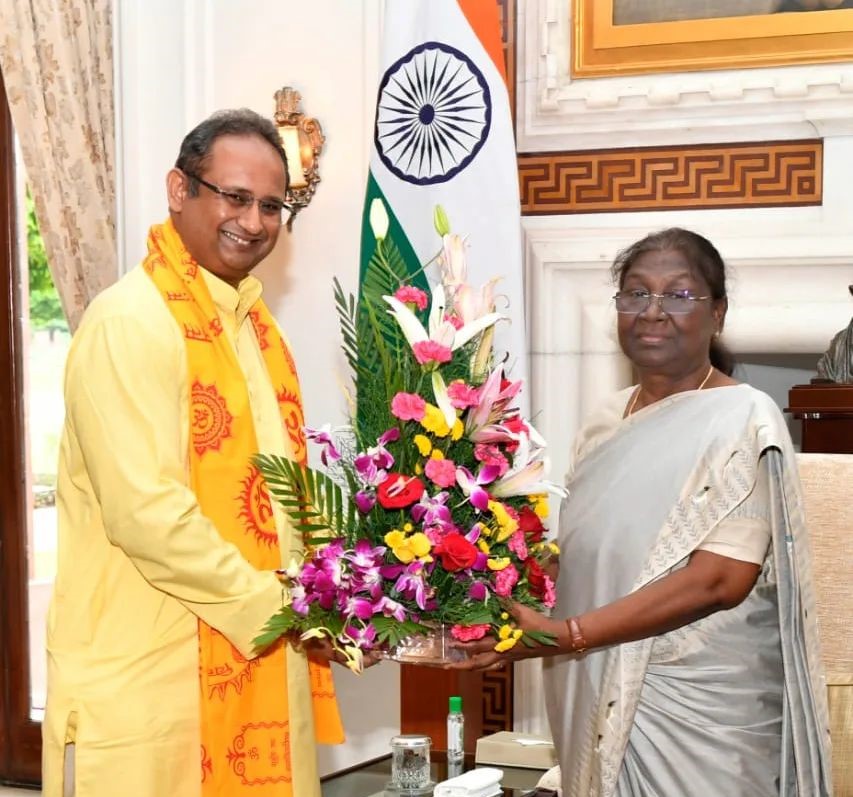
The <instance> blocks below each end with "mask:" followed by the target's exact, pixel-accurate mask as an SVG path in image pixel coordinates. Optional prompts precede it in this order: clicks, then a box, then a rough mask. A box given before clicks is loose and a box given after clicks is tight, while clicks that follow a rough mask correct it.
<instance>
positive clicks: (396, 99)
mask: <svg viewBox="0 0 853 797" xmlns="http://www.w3.org/2000/svg"><path fill="white" fill-rule="evenodd" d="M384 19H385V22H384V42H383V59H382V70H383V72H382V77H381V78H380V81H379V91H378V96H377V106H376V128H375V133H374V144H373V151H372V154H371V158H370V176H369V178H368V184H367V197H366V201H365V209H364V220H363V225H362V244H361V273H362V277H363V275H364V270H365V267H366V264H367V262H368V261H369V259H370V256H371V254H372V253H373V251H374V246H375V240H374V236H373V232H372V230H371V227H370V224H369V210H370V205H371V202H372V200H373V199H374V198H376V197H379V198H381V199H382V200H383V202H384V203H385V207H386V209H387V211H388V215H389V216H390V223H391V227H390V234H391V236H392V238H393V239H394V241H395V242H396V244H397V246H398V247H399V249H400V251H401V253H402V254H403V256H404V258H405V260H406V263H407V265H408V266H409V268H410V270H411V272H413V273H414V272H416V271H418V270H419V269H420V267H421V265H422V264H423V263H426V262H427V261H428V260H430V259H431V258H433V257H434V256H435V255H436V254H437V252H438V251H439V249H440V247H441V239H440V238H439V236H438V234H437V233H436V231H435V227H434V226H433V209H434V208H435V206H436V205H441V206H442V207H443V208H444V210H445V212H446V214H447V217H448V219H449V221H450V226H451V230H452V232H454V233H458V234H460V235H463V236H465V237H466V238H467V243H468V247H467V250H466V255H467V262H468V282H469V283H471V284H473V285H475V286H479V285H481V284H483V283H485V282H487V281H488V280H490V279H492V278H493V277H498V276H499V277H502V278H503V279H502V280H501V282H499V283H498V285H497V286H496V293H497V294H503V295H505V296H506V297H507V299H508V301H509V307H505V306H504V304H505V302H502V301H501V300H499V305H498V308H497V309H498V310H499V311H500V312H502V313H504V314H506V315H508V316H509V317H510V319H511V321H510V323H507V322H501V323H500V324H498V326H497V329H496V334H495V354H496V356H497V357H498V358H501V357H502V356H503V354H504V353H507V354H508V355H509V356H508V358H507V366H508V368H509V369H510V370H511V375H512V377H513V378H514V379H518V378H523V377H524V376H525V373H524V364H525V352H526V346H525V334H524V313H523V310H524V297H523V292H522V269H521V228H520V218H521V210H520V204H519V197H518V176H517V170H516V156H515V141H514V138H513V131H512V118H511V114H510V107H509V96H508V93H507V85H506V69H505V66H504V60H503V51H502V49H501V38H500V26H499V10H498V5H497V2H495V0H386V4H385V18H384ZM433 276H434V274H433ZM418 281H420V280H418Z"/></svg>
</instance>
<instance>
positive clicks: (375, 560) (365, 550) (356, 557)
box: [344, 540, 388, 571]
mask: <svg viewBox="0 0 853 797" xmlns="http://www.w3.org/2000/svg"><path fill="white" fill-rule="evenodd" d="M386 550H388V549H387V548H386V547H385V546H384V545H377V546H376V547H375V548H374V547H373V546H372V545H371V544H370V540H359V541H358V542H357V543H356V544H355V547H354V548H353V549H352V551H351V552H349V553H346V554H344V559H348V560H349V561H350V562H352V565H353V568H354V569H356V570H359V571H366V570H369V569H371V568H374V567H377V566H378V565H379V563H380V562H381V561H382V555H383V554H384V553H385V551H386Z"/></svg>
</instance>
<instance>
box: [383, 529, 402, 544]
mask: <svg viewBox="0 0 853 797" xmlns="http://www.w3.org/2000/svg"><path fill="white" fill-rule="evenodd" d="M383 539H384V540H385V544H386V545H387V546H388V547H389V548H396V547H398V546H400V545H402V544H403V543H404V542H405V541H406V535H405V534H403V532H402V531H400V529H394V530H393V531H389V532H388V533H387V534H386V535H385V537H384V538H383Z"/></svg>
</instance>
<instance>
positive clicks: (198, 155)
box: [175, 108, 288, 195]
mask: <svg viewBox="0 0 853 797" xmlns="http://www.w3.org/2000/svg"><path fill="white" fill-rule="evenodd" d="M222 136H257V137H258V138H262V139H263V140H264V141H266V142H267V143H268V144H269V145H270V146H271V147H272V148H273V149H274V150H275V151H276V152H277V153H278V156H279V157H280V158H281V162H282V163H283V164H284V177H285V180H287V179H288V172H287V155H285V154H284V147H282V145H281V139H280V138H279V135H278V131H277V130H276V127H275V125H274V124H273V123H272V121H271V120H270V119H267V118H266V117H263V116H261V115H260V114H259V113H255V112H254V111H252V110H249V109H248V108H238V109H235V110H226V111H217V112H216V113H214V114H212V115H211V116H209V117H208V118H207V119H205V120H204V121H203V122H201V123H200V124H198V125H196V126H195V127H194V128H193V129H192V130H190V132H189V133H187V134H186V136H184V140H183V141H182V142H181V150H180V152H179V153H178V159H177V160H176V161H175V168H176V169H180V170H181V171H182V172H184V174H188V175H190V176H201V174H202V172H203V171H204V167H205V166H206V165H207V161H208V160H209V159H210V150H211V149H212V147H213V142H214V141H216V139H217V138H220V137H222ZM190 191H191V193H192V194H193V195H195V193H196V192H197V191H198V183H196V181H195V180H192V179H191V180H190Z"/></svg>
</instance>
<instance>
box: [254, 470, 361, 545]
mask: <svg viewBox="0 0 853 797" xmlns="http://www.w3.org/2000/svg"><path fill="white" fill-rule="evenodd" d="M254 463H255V465H256V466H257V468H258V470H260V472H261V474H262V475H263V477H264V480H265V481H266V483H267V488H268V489H269V491H270V493H271V494H272V496H273V497H274V498H275V499H276V500H277V501H278V503H279V505H280V506H281V507H282V509H284V511H285V512H286V513H287V515H288V516H289V517H290V519H291V521H292V522H293V524H294V525H295V526H296V528H297V529H298V530H299V531H300V532H301V533H302V537H303V541H304V543H305V546H306V547H308V548H312V547H316V546H318V545H324V544H325V543H327V542H331V541H332V540H334V539H339V538H342V537H343V538H344V539H345V540H346V541H347V542H350V538H351V536H352V535H353V533H354V531H355V527H356V507H355V505H354V504H353V502H352V501H351V500H350V499H349V497H348V496H347V495H346V494H345V493H344V491H343V490H342V489H341V488H340V486H338V485H337V484H335V482H333V481H332V479H331V478H329V476H327V475H326V474H325V473H321V472H319V471H316V470H313V469H311V468H303V467H302V466H301V465H299V463H297V462H293V461H292V460H289V459H287V457H279V456H275V455H267V454H258V455H257V456H256V457H255V458H254Z"/></svg>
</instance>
